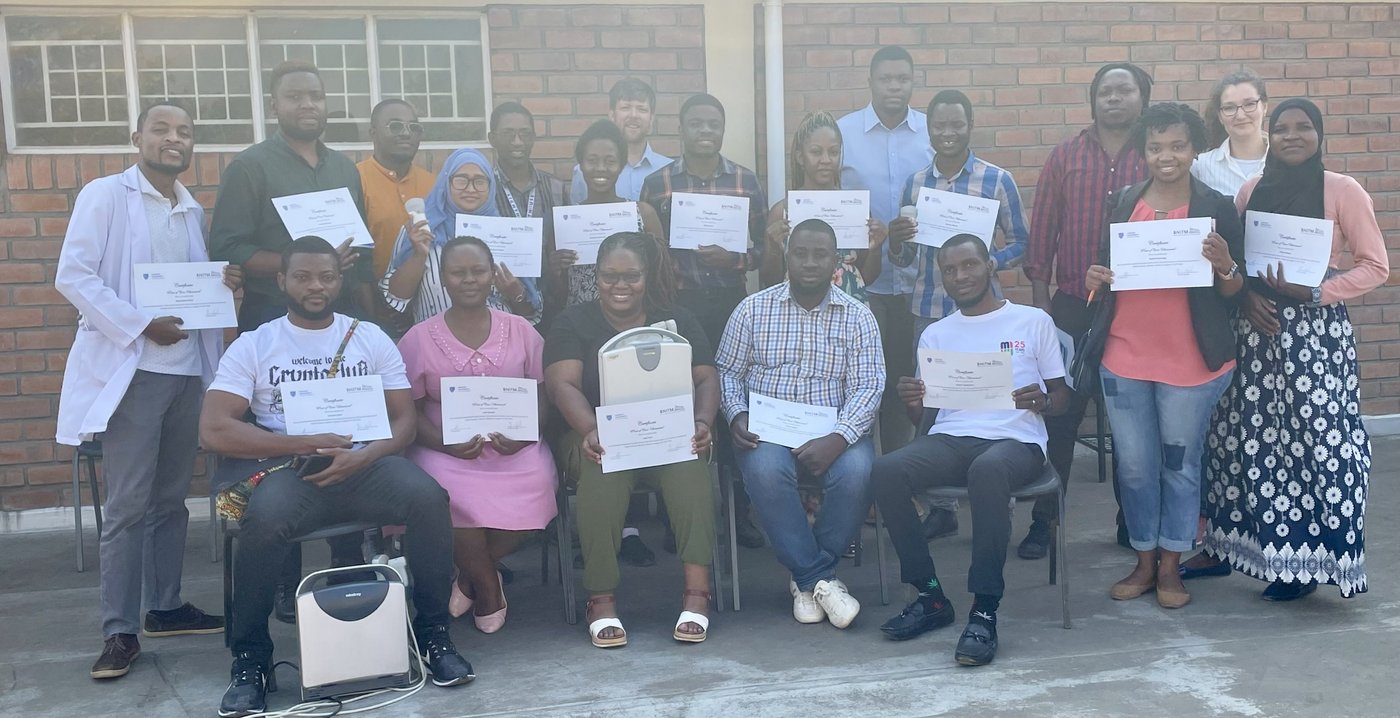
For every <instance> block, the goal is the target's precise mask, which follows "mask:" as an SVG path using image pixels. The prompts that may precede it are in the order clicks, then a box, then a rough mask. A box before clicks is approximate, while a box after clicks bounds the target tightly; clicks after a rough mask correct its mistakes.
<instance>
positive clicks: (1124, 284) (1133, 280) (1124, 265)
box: [1108, 217, 1215, 292]
mask: <svg viewBox="0 0 1400 718" xmlns="http://www.w3.org/2000/svg"><path fill="white" fill-rule="evenodd" d="M1213 221H1214V220H1212V219H1211V218H1210V217H1192V218H1190V219H1159V220H1155V221H1151V222H1119V223H1116V224H1110V225H1108V252H1109V257H1110V258H1111V260H1110V262H1109V265H1110V266H1109V269H1111V270H1113V285H1112V286H1113V291H1115V292H1119V291H1124V290H1131V289H1177V288H1183V287H1209V286H1211V285H1212V284H1215V271H1214V270H1212V269H1211V266H1210V260H1208V259H1206V258H1205V256H1204V255H1202V254H1201V243H1202V242H1204V241H1205V239H1206V235H1208V234H1210V232H1211V226H1212V222H1213Z"/></svg>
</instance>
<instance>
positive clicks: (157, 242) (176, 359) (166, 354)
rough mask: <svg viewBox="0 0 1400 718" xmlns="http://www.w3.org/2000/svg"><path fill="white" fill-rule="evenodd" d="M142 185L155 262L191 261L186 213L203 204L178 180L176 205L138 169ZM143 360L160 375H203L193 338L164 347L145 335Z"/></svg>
mask: <svg viewBox="0 0 1400 718" xmlns="http://www.w3.org/2000/svg"><path fill="white" fill-rule="evenodd" d="M136 177H137V178H138V179H137V181H138V182H139V183H140V186H141V207H142V208H143V209H145V211H146V227H147V230H148V231H149V233H150V238H151V261H152V262H155V263H167V262H170V263H174V262H180V263H184V262H188V261H190V228H189V224H188V223H187V222H186V221H185V213H186V212H191V211H194V209H195V208H197V207H199V203H198V202H196V201H195V199H194V197H192V196H190V193H189V191H188V190H186V189H185V188H184V187H183V186H181V185H180V183H179V182H176V183H175V203H174V204H173V205H172V204H171V202H170V200H169V199H167V198H166V196H165V195H163V194H161V193H160V191H159V190H157V189H156V188H155V187H154V186H153V185H152V184H151V182H150V180H148V179H146V175H145V174H143V173H141V172H137V173H136ZM141 341H142V342H143V343H144V346H142V347H141V359H140V361H138V362H137V364H136V368H137V369H140V370H142V371H148V372H153V373H156V374H173V375H175V376H199V374H200V369H201V364H200V359H199V343H198V342H197V341H192V340H191V339H189V338H186V339H181V340H180V341H178V342H175V343H174V344H167V345H165V346H161V345H160V344H157V343H155V342H153V341H151V340H150V339H148V338H146V337H144V336H143V337H141Z"/></svg>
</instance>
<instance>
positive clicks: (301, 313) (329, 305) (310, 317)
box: [287, 297, 335, 322]
mask: <svg viewBox="0 0 1400 718" xmlns="http://www.w3.org/2000/svg"><path fill="white" fill-rule="evenodd" d="M287 311H288V312H289V313H291V314H295V315H297V316H298V317H301V318H302V319H305V320H307V321H309V322H319V321H321V320H322V319H325V318H327V317H329V316H330V315H332V314H334V313H335V302H334V301H332V300H329V299H328V300H327V301H326V306H325V308H323V309H321V310H320V311H314V312H313V311H311V310H310V309H307V308H306V307H304V306H302V304H301V303H300V302H298V301H296V300H295V299H292V298H291V297H287Z"/></svg>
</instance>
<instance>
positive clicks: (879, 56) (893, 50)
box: [870, 45, 914, 75]
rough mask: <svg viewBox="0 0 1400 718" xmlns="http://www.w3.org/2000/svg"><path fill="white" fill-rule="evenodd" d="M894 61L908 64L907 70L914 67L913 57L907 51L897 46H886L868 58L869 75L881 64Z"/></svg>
mask: <svg viewBox="0 0 1400 718" xmlns="http://www.w3.org/2000/svg"><path fill="white" fill-rule="evenodd" d="M896 60H899V61H903V62H907V63H909V68H910V69H913V67H914V56H913V55H910V54H909V51H908V50H906V49H904V48H903V47H900V46H899V45H886V46H884V47H882V48H880V49H879V50H876V51H875V54H874V55H873V56H871V58H870V74H872V75H874V74H875V68H876V67H877V66H878V65H879V64H880V63H882V62H894V61H896Z"/></svg>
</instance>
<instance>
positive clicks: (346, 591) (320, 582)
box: [296, 564, 413, 701]
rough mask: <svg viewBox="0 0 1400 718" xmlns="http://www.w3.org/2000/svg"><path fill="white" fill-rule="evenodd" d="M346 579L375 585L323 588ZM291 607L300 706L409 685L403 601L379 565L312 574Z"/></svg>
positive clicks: (394, 577) (394, 580)
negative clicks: (358, 577) (352, 577)
mask: <svg viewBox="0 0 1400 718" xmlns="http://www.w3.org/2000/svg"><path fill="white" fill-rule="evenodd" d="M350 573H358V574H368V573H373V574H375V580H367V581H366V580H357V581H354V582H351V583H341V584H336V585H333V586H330V585H326V580H327V579H329V578H332V577H334V576H336V575H344V574H350ZM296 607H297V636H298V638H299V639H300V643H301V698H302V700H304V701H310V700H318V699H321V698H328V697H331V696H343V695H346V694H350V693H363V692H365V691H373V690H378V689H381V688H404V687H407V686H409V685H410V684H412V682H413V676H412V671H411V670H410V668H409V666H410V663H409V656H410V653H409V651H410V650H412V649H411V648H410V646H409V640H408V625H409V624H408V597H407V591H405V590H404V582H403V578H402V577H401V576H400V575H399V573H398V571H396V570H394V569H393V568H391V567H390V566H386V565H380V564H368V565H365V566H347V567H344V568H332V569H327V570H325V571H317V572H315V573H313V574H311V575H309V576H307V577H306V578H304V579H302V582H301V583H300V584H299V585H298V586H297V592H296Z"/></svg>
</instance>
